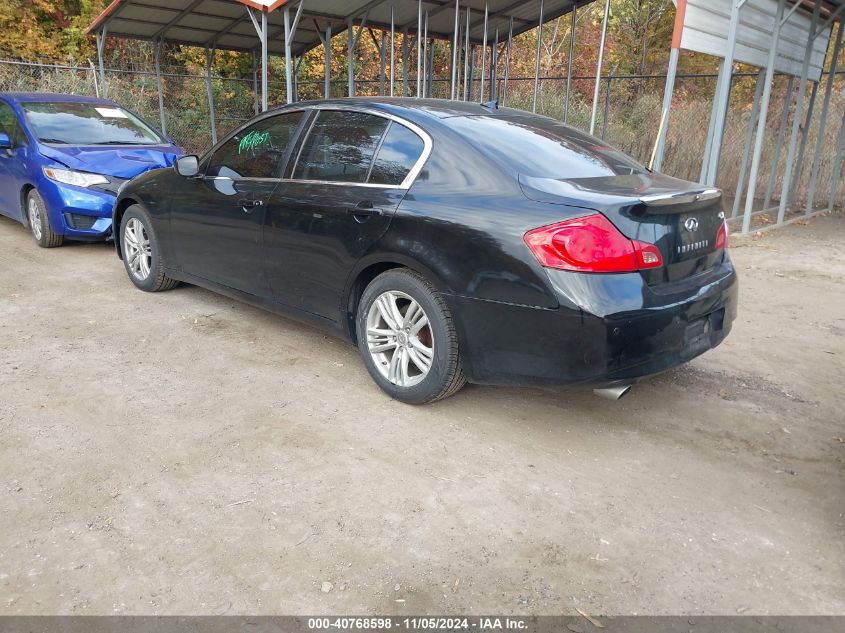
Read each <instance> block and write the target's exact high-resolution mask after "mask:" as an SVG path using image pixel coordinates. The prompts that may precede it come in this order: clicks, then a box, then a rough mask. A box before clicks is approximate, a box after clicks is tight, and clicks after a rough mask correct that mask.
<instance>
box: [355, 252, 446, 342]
mask: <svg viewBox="0 0 845 633" xmlns="http://www.w3.org/2000/svg"><path fill="white" fill-rule="evenodd" d="M396 268H408V269H409V270H413V271H414V272H417V273H419V274H420V275H422V276H424V277H425V278H426V279H427V280H428V281H429V282H431V284H432V285H433V286H434V287H435V289H436V290H437V291H438V292H447V291H448V289H447V287H446V285H445V283H444V282H443V279H442V278H441V277H440V276H439V275H437V274H436V273H435V272H434V271H433V270H431V269H430V268H429V267H428V266H426V265H425V264H423V263H421V262H420V261H418V260H416V259H414V258H412V257H408V256H406V255H401V254H399V253H391V254H381V255H378V256H374V257H370V258H364V259H362V260H361V261H360V262H358V265H357V266H356V267H355V270H353V271H352V273H351V274H350V275H349V281H348V283H347V285H346V291H345V292H344V296H343V299H342V303H341V306H342V311H343V316H344V322H345V327H344V329H345V331H346V334H347V336H348V337H349V338H350V340H351V341H352V342H353V343H354V344H355V345H357V344H358V336H357V327H356V323H355V321H356V318H355V317H356V315H357V314H358V304H359V302H360V301H361V297H362V295H363V294H364V290H365V289H366V287H367V286H368V285H369V284H370V282H372V280H373V279H375V278H376V277H378V276H379V275H381V274H382V273H384V272H387V271H388V270H393V269H396Z"/></svg>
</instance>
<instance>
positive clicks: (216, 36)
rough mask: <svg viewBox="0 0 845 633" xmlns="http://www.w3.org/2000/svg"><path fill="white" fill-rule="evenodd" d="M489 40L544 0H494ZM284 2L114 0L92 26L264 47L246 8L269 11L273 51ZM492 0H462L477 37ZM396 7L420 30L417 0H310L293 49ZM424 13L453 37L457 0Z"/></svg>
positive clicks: (280, 38)
mask: <svg viewBox="0 0 845 633" xmlns="http://www.w3.org/2000/svg"><path fill="white" fill-rule="evenodd" d="M594 1H595V0H545V2H544V11H543V20H544V21H549V20H552V19H555V18H557V17H560V16H561V15H564V14H566V13H569V12H570V11H571V10H572V7H573V6H578V7H580V6H584V5H587V4H590V3H592V2H594ZM487 4H488V12H489V13H488V38H489V40H490V41H491V42H492V40H493V38H494V37H495V33H496V29H498V30H499V38H500V40H502V39H504V38H505V37H507V32H508V29H509V27H510V20H511V18H513V26H514V34H519V33H523V32H525V31H528V30H530V29H533V28H535V27H536V26H537V23H538V22H539V19H540V5H541V0H519V1H517V0H489V2H488V3H487ZM285 5H287V6H289V7H290V8H291V12H294V11H295V9H296V7H297V6H298V3H297V2H296V1H295V0H114V1H113V2H112V3H111V4H110V5H109V7H108V8H107V9H106V10H105V11H104V12H103V13H102V14H101V15H100V16H98V17H97V19H96V20H94V22H93V23H92V24H91V26H90V27H89V28H88V32H89V33H96V32H99V31H101V30H102V28H103V27H104V26H105V27H106V28H107V34H108V36H109V37H120V38H127V39H141V40H155V39H159V38H163V39H164V40H166V41H168V42H173V43H177V44H186V45H191V46H216V47H217V48H218V49H226V50H236V51H252V50H256V49H257V48H259V46H260V45H259V40H258V36H257V34H256V32H255V28H254V27H253V25H252V22H251V20H250V18H249V15H248V14H247V10H246V7H252V8H253V9H256V10H266V11H267V18H268V23H269V25H270V28H269V41H268V47H269V51H270V53H271V54H277V55H278V54H283V53H284V11H282V10H280V9H282V8H283V7H284V6H285ZM484 6H485V0H462V1H461V2H460V9H461V20H462V23H463V21H464V20H465V19H466V9H467V7H469V8H470V9H471V23H470V38H471V40H473V41H474V42H476V43H480V42H481V41H482V38H483V34H484ZM391 7H392V8H393V11H394V24H395V26H396V31H397V33H399V32H402V30H404V29H407V30H408V32H410V33H416V30H417V11H418V5H417V0H305V5H304V9H303V12H302V19H301V21H300V23H299V27H298V29H297V31H296V34H295V37H294V40H293V43H292V51H293V53H294V55H301V54H303V53H304V52H306V51H308V50H310V49H311V48H314V47H316V46H318V45H319V44H320V36H319V34H318V29H320V30H325V28H326V26H327V24H332V31H333V33H334V34H337V33H340V32H343V31H345V30H346V28H347V24H348V19H349V18H350V17H351V18H353V19H354V22H355V24H359V23H360V21H361V19H362V18H363V16H364V15H365V14H366V15H367V25H368V26H371V27H374V28H383V29H389V28H390V11H391ZM422 7H423V13H428V35H429V37H433V38H440V39H451V38H452V34H453V32H454V28H455V2H454V0H424V1H423V3H422Z"/></svg>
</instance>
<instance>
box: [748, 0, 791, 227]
mask: <svg viewBox="0 0 845 633" xmlns="http://www.w3.org/2000/svg"><path fill="white" fill-rule="evenodd" d="M785 6H786V0H778V8H777V13H776V15H775V23H774V29H773V33H772V41H771V43H770V44H769V58H768V60H767V62H766V79H765V84H764V86H763V101H762V103H761V104H760V118H759V120H758V121H757V135H756V138H755V139H754V154H753V156H752V158H751V171H750V172H749V175H748V195H747V196H746V197H745V213H744V215H743V216H742V232H743V233H748V231H749V230H750V229H751V214H752V213H753V211H754V193H755V192H756V191H757V172H758V170H759V169H760V159H761V157H762V156H763V141H764V140H765V136H766V119H767V118H768V115H769V99H770V98H771V96H772V80H773V79H774V75H775V62H776V61H777V52H778V47H779V46H780V31H781V27H782V26H783V21H784V20H783V14H784V8H785Z"/></svg>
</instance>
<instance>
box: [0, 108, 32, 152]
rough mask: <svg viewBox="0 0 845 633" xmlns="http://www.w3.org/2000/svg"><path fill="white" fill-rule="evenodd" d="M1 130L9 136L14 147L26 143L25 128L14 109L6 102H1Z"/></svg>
mask: <svg viewBox="0 0 845 633" xmlns="http://www.w3.org/2000/svg"><path fill="white" fill-rule="evenodd" d="M0 132H3V133H4V134H5V135H6V136H8V137H9V141H10V142H11V144H12V147H19V146H21V145H23V144H24V143H25V140H26V139H25V137H24V135H23V130H22V129H21V126H20V123H19V122H18V117H17V116H15V112H14V110H12V108H11V106H9V105H8V104H6V103H3V102H0Z"/></svg>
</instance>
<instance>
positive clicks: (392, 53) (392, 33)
mask: <svg viewBox="0 0 845 633" xmlns="http://www.w3.org/2000/svg"><path fill="white" fill-rule="evenodd" d="M395 79H396V20H395V19H394V16H393V5H392V4H391V5H390V96H391V97H392V96H393V82H394V81H395Z"/></svg>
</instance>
